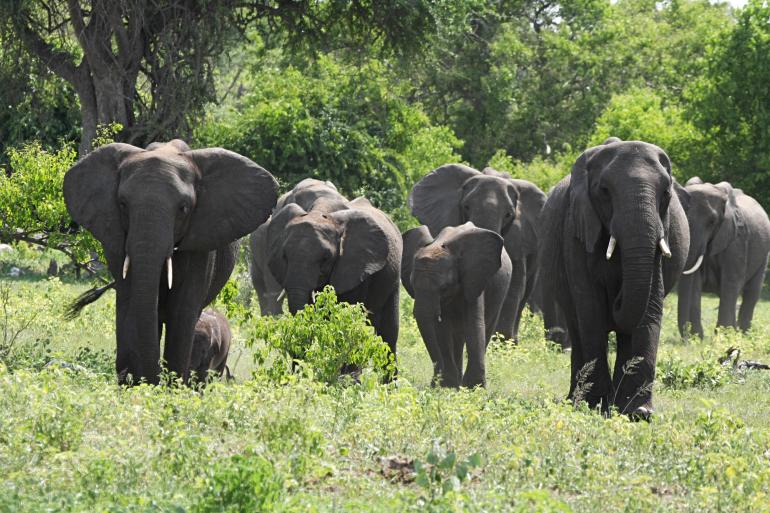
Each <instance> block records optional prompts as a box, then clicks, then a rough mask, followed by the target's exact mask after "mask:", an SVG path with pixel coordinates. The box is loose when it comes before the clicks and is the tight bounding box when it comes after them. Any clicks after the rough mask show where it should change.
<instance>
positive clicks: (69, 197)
mask: <svg viewBox="0 0 770 513" xmlns="http://www.w3.org/2000/svg"><path fill="white" fill-rule="evenodd" d="M142 152H144V150H143V149H141V148H137V147H136V146H131V145H130V144H123V143H113V144H108V145H106V146H102V147H101V148H98V149H96V150H94V151H93V152H92V153H90V154H89V155H87V156H86V157H84V158H82V159H81V160H80V161H79V162H78V163H76V164H75V165H74V166H72V167H71V168H70V169H69V171H67V174H65V175H64V191H63V192H64V202H65V203H66V205H67V211H68V212H69V213H70V216H72V219H73V220H74V221H75V222H76V223H78V224H79V225H81V226H83V227H84V228H85V229H87V230H88V231H90V232H91V233H92V234H93V235H94V237H96V238H97V239H98V240H99V242H101V243H102V246H104V250H105V252H107V253H111V254H114V255H118V256H122V255H123V252H124V251H125V247H124V246H125V237H126V236H125V233H124V232H123V226H122V224H121V222H120V208H119V206H118V183H119V179H118V168H120V165H121V164H122V163H123V161H124V160H125V159H126V158H128V157H130V156H131V155H135V154H137V153H142Z"/></svg>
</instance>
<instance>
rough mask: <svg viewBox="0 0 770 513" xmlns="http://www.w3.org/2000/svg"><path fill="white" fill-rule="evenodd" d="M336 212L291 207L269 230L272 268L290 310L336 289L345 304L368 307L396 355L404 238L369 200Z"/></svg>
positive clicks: (276, 217)
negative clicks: (359, 304) (324, 291)
mask: <svg viewBox="0 0 770 513" xmlns="http://www.w3.org/2000/svg"><path fill="white" fill-rule="evenodd" d="M347 207H348V208H347V209H345V210H337V211H333V212H324V211H323V210H310V211H309V212H308V211H306V210H305V209H304V208H302V207H301V206H300V205H298V204H296V203H288V204H286V205H285V206H284V207H283V208H281V209H280V210H279V211H277V212H276V213H275V214H274V215H273V217H272V219H271V220H270V226H269V227H268V229H267V241H268V247H269V248H270V253H269V259H268V266H269V269H270V272H271V273H272V275H273V276H274V277H275V279H276V281H277V282H278V283H279V284H280V285H281V287H282V288H283V289H284V290H285V291H286V298H287V300H288V302H289V311H290V312H291V313H295V312H297V311H298V310H300V309H301V308H303V307H304V306H305V305H306V304H308V303H310V302H311V301H312V295H313V292H317V291H320V290H322V289H323V288H324V287H325V286H326V285H332V286H334V289H335V291H336V293H337V296H338V297H339V299H340V300H341V301H346V302H348V303H363V305H364V306H365V307H366V309H367V311H368V312H369V318H370V320H371V322H372V325H373V326H374V329H375V331H376V332H377V334H378V335H380V336H381V337H382V339H383V340H384V341H385V342H386V343H387V344H388V345H389V346H390V350H391V351H392V352H393V355H394V357H395V355H396V342H397V340H398V327H399V280H400V275H401V251H402V242H401V234H400V233H399V232H398V229H397V228H396V226H395V225H394V224H393V222H392V221H391V220H390V219H389V218H388V217H387V216H386V215H385V214H384V213H382V212H381V211H380V210H378V209H376V208H375V207H373V206H372V205H371V204H370V203H369V201H368V200H366V199H365V198H357V199H355V200H353V201H351V202H349V203H348V204H347Z"/></svg>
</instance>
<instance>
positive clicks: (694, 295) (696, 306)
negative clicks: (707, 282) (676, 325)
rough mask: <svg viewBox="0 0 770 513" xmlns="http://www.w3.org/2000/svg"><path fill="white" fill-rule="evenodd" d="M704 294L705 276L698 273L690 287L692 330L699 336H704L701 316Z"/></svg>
mask: <svg viewBox="0 0 770 513" xmlns="http://www.w3.org/2000/svg"><path fill="white" fill-rule="evenodd" d="M702 296H703V277H702V276H701V275H698V276H696V277H695V278H694V280H693V282H692V287H691V289H690V300H689V303H690V315H689V320H690V330H692V332H693V333H694V334H696V335H697V336H698V337H699V338H701V339H702V338H703V320H702V318H701V298H702Z"/></svg>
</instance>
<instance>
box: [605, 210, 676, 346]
mask: <svg viewBox="0 0 770 513" xmlns="http://www.w3.org/2000/svg"><path fill="white" fill-rule="evenodd" d="M645 199H647V200H648V201H645ZM654 205H655V202H654V201H652V199H651V198H641V199H637V200H636V201H635V202H634V203H632V206H631V209H633V210H632V211H628V210H626V211H625V212H624V214H625V215H623V216H622V218H623V219H624V221H626V222H627V223H628V224H626V223H623V224H624V225H625V226H623V227H622V228H621V230H620V232H619V245H620V250H621V266H622V280H623V281H622V285H621V290H620V294H619V295H618V296H617V297H616V298H615V302H614V304H613V311H612V315H613V319H614V320H615V324H616V325H617V327H618V328H619V329H621V330H624V331H631V330H633V329H634V328H636V327H637V326H639V324H641V322H642V320H643V318H644V315H645V313H646V312H647V309H648V306H649V303H650V294H651V291H652V283H653V278H654V273H661V272H662V270H661V267H660V261H659V259H658V258H657V251H658V249H659V241H660V239H661V237H662V232H663V231H662V224H661V222H660V217H659V215H658V214H657V211H656V210H655V207H654Z"/></svg>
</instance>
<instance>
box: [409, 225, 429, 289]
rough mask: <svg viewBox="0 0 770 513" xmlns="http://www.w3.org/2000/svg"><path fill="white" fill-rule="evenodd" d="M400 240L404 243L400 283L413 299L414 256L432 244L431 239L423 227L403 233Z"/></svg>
mask: <svg viewBox="0 0 770 513" xmlns="http://www.w3.org/2000/svg"><path fill="white" fill-rule="evenodd" d="M401 238H402V239H403V241H404V251H403V253H402V254H401V283H402V284H403V285H404V288H405V289H406V291H407V292H408V293H409V295H410V296H412V297H414V288H413V287H412V270H413V269H414V255H415V253H417V251H418V250H419V249H421V248H424V247H425V246H427V245H428V244H430V243H431V242H433V237H431V235H430V230H428V227H427V226H425V225H423V226H418V227H417V228H412V229H411V230H409V231H406V232H404V234H403V235H402V236H401Z"/></svg>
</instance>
